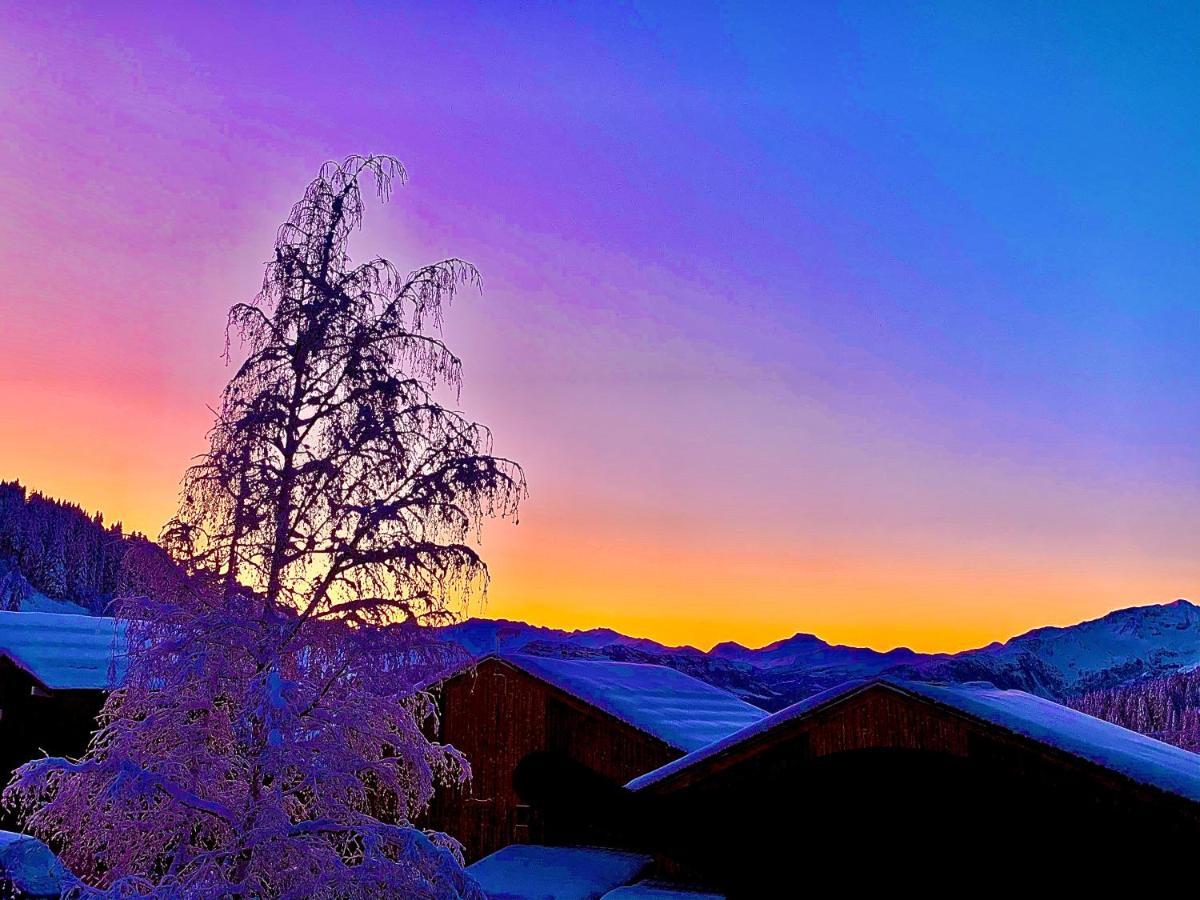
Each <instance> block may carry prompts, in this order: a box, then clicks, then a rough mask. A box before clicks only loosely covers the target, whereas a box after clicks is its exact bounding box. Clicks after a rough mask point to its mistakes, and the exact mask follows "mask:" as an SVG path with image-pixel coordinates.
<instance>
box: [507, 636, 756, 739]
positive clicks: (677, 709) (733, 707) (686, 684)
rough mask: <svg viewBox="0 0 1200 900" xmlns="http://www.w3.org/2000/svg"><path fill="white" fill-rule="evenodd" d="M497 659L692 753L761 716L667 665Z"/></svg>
mask: <svg viewBox="0 0 1200 900" xmlns="http://www.w3.org/2000/svg"><path fill="white" fill-rule="evenodd" d="M500 658H501V659H503V660H504V661H505V662H508V663H510V664H511V665H514V666H516V667H517V668H519V669H521V670H522V671H524V672H527V673H529V674H530V675H532V676H534V677H535V678H538V679H541V680H542V681H545V682H547V683H548V684H551V685H553V686H555V687H557V688H559V689H560V690H562V691H566V692H567V693H568V694H571V695H572V696H575V697H578V698H579V699H580V700H584V701H586V702H587V703H590V704H591V705H592V706H595V707H597V708H598V709H602V710H604V711H605V712H607V713H609V714H610V715H613V716H616V717H617V718H618V719H620V720H621V721H623V722H626V723H628V724H629V725H632V726H633V727H634V728H637V729H638V730H639V731H644V732H646V733H647V734H651V735H654V736H655V737H657V738H658V739H660V740H662V741H663V742H665V743H667V744H669V745H671V746H672V747H675V748H677V749H679V750H684V751H692V750H696V749H698V748H700V747H703V746H705V745H706V744H711V743H712V742H713V741H715V740H719V739H720V738H723V737H725V736H726V735H728V734H732V733H733V732H735V731H738V730H739V729H741V728H744V727H745V726H747V725H750V724H752V723H754V722H757V721H759V720H760V719H762V718H763V717H764V716H766V713H765V712H763V710H761V709H759V708H758V707H757V706H751V705H750V704H749V703H747V702H746V701H744V700H742V699H740V698H738V697H735V696H734V695H733V694H731V693H729V692H728V691H723V690H721V689H720V688H718V687H713V686H712V685H711V684H707V683H705V682H703V681H700V680H699V679H697V678H692V677H691V676H690V675H685V674H683V673H682V672H678V671H676V670H675V669H669V668H667V667H666V666H652V665H643V664H641V663H623V662H610V661H608V660H594V659H556V658H550V657H542V656H526V655H523V654H515V653H514V654H503V655H501V656H500Z"/></svg>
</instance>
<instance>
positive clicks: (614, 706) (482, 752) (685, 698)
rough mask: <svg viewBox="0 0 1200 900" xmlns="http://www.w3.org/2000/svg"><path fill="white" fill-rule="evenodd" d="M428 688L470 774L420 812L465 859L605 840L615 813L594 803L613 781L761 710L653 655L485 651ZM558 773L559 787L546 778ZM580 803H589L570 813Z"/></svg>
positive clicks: (608, 800) (447, 738)
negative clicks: (650, 661)
mask: <svg viewBox="0 0 1200 900" xmlns="http://www.w3.org/2000/svg"><path fill="white" fill-rule="evenodd" d="M435 693H436V695H437V696H438V702H439V704H440V711H441V717H440V722H439V725H438V733H437V735H436V737H437V739H438V740H440V741H442V742H444V743H449V744H453V745H454V746H455V747H457V748H458V749H459V750H461V751H462V752H463V753H465V754H466V756H467V759H468V760H470V762H471V766H472V770H473V777H472V779H471V781H470V782H469V784H468V785H467V786H466V787H465V788H463V789H461V790H457V789H455V790H443V791H441V792H440V793H439V795H438V796H437V797H436V798H435V800H434V803H433V807H432V809H431V811H430V821H429V824H430V825H431V826H432V827H435V828H438V829H440V830H443V831H446V832H448V833H449V834H452V835H454V836H455V837H456V838H458V839H459V840H460V841H462V842H463V844H464V846H465V847H466V851H467V858H468V859H477V858H479V857H480V856H483V855H485V854H488V853H491V852H493V851H495V850H498V849H500V848H501V847H504V846H506V845H508V844H514V843H516V844H524V843H556V844H558V843H587V842H604V841H606V840H611V839H612V834H613V831H614V830H620V829H621V827H622V824H623V823H619V822H612V821H606V820H605V819H604V817H603V815H602V813H603V811H604V810H606V809H613V808H614V806H613V804H612V800H613V795H614V794H615V793H620V785H621V784H623V783H624V782H626V781H628V780H629V779H630V778H633V777H634V776H636V775H640V774H642V773H645V772H648V771H651V770H653V769H657V768H659V767H660V766H662V765H665V764H666V763H668V762H670V761H672V760H674V759H678V758H679V757H681V756H684V755H685V754H687V753H690V752H693V751H696V750H698V749H700V748H702V747H705V746H707V745H709V744H711V743H712V742H714V741H717V740H720V739H721V738H724V737H726V736H727V735H729V734H732V733H733V732H736V731H738V730H739V729H741V728H744V727H745V726H747V725H750V724H752V723H754V722H757V721H759V720H760V719H762V718H763V717H764V716H765V715H766V713H765V712H763V711H762V710H760V709H758V708H757V707H754V706H751V705H750V704H748V703H745V702H743V701H742V700H740V699H738V698H737V697H735V696H733V695H732V694H730V693H728V692H726V691H723V690H721V689H719V688H715V687H712V686H711V685H709V684H706V683H704V682H702V681H699V680H697V679H695V678H691V677H690V676H688V675H684V674H683V673H681V672H677V671H675V670H674V669H668V668H665V667H663V666H652V665H640V664H635V663H618V662H607V661H596V660H576V659H548V658H542V657H535V656H522V655H519V654H509V655H492V656H488V657H485V658H484V659H482V660H479V661H478V662H476V663H473V664H471V665H470V666H468V667H467V668H465V669H463V670H461V671H459V672H457V673H455V674H453V675H451V676H450V677H448V678H446V679H444V680H443V681H442V682H441V683H440V684H439V685H438V686H437V688H436V691H435ZM523 780H524V782H525V783H524V784H522V781H523ZM562 780H567V781H570V782H571V783H572V784H573V785H574V786H575V788H574V790H575V793H573V794H572V795H571V796H570V797H567V796H565V795H564V796H559V795H557V793H556V791H555V790H554V787H553V786H554V785H555V784H557V783H559V782H561V781H562ZM539 784H542V785H550V787H551V791H550V793H548V794H542V795H540V796H539V793H538V785H539ZM522 788H523V789H524V790H523V793H524V796H522ZM560 800H563V801H569V807H568V808H561V807H560V804H559V801H560ZM581 804H582V806H584V807H586V808H588V809H590V810H592V811H593V812H594V813H595V815H593V816H589V817H580V816H578V815H577V814H576V813H577V812H578V808H579V806H580V805H581Z"/></svg>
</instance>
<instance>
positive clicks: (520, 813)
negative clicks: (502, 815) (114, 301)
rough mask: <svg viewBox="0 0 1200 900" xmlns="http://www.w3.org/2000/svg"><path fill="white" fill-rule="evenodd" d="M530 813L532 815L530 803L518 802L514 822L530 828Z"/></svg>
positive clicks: (521, 826)
mask: <svg viewBox="0 0 1200 900" xmlns="http://www.w3.org/2000/svg"><path fill="white" fill-rule="evenodd" d="M529 815H530V811H529V804H528V803H518V804H517V808H516V810H515V812H514V813H513V824H514V825H515V826H516V827H517V828H528V827H529Z"/></svg>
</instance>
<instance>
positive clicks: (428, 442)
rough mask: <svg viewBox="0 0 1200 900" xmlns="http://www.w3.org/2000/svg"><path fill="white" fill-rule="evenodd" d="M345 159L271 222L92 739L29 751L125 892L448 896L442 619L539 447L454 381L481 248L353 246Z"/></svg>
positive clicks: (395, 173) (116, 887) (104, 884)
mask: <svg viewBox="0 0 1200 900" xmlns="http://www.w3.org/2000/svg"><path fill="white" fill-rule="evenodd" d="M364 176H369V177H370V178H371V179H372V180H373V181H374V183H375V185H376V187H377V190H378V193H379V196H380V198H381V199H386V198H387V196H388V194H389V191H390V188H391V187H392V185H393V184H394V183H395V182H398V181H400V180H402V179H403V177H404V173H403V170H402V169H401V167H400V165H399V163H398V162H396V161H395V160H394V159H391V158H389V157H365V158H364V157H351V158H349V159H347V160H346V161H345V162H343V163H341V164H337V163H327V164H326V165H325V166H324V167H323V168H322V169H321V171H320V174H319V176H318V177H317V178H316V180H315V181H313V182H312V184H310V185H309V187H308V189H307V191H306V192H305V194H304V197H303V199H302V200H301V201H300V202H299V203H298V204H297V205H296V206H295V207H294V208H293V209H292V212H291V215H290V216H289V218H288V220H287V221H286V222H285V223H284V224H283V226H282V227H281V228H280V230H279V233H278V236H277V239H276V243H275V249H274V253H273V259H272V260H271V262H270V263H269V264H268V266H267V271H266V277H265V279H264V282H263V287H262V290H261V292H260V293H259V295H258V296H257V297H256V298H255V300H254V301H253V302H251V303H246V304H238V305H235V306H234V307H233V308H232V310H231V311H230V316H229V329H230V333H231V334H232V335H233V336H235V337H238V338H240V339H241V341H242V343H243V347H244V351H245V354H246V357H245V360H244V362H242V363H241V365H240V367H239V368H238V369H237V371H236V374H235V375H234V376H233V378H232V379H231V380H230V382H229V384H228V385H227V387H226V389H225V392H224V394H223V397H222V402H221V404H220V407H219V409H218V411H217V415H216V421H215V424H214V425H213V428H212V430H211V432H210V434H209V449H208V452H207V453H206V454H205V455H204V456H203V457H201V458H200V460H199V462H198V463H197V465H195V466H194V467H193V468H192V469H190V470H189V471H188V473H187V475H186V476H185V478H184V482H183V491H182V500H181V504H180V511H179V514H178V516H177V518H176V519H175V520H174V521H173V522H171V523H170V524H169V525H168V526H167V527H166V528H165V529H164V532H163V535H162V539H161V545H162V547H163V549H164V550H165V552H166V554H167V555H169V556H170V557H171V559H170V561H168V560H166V559H164V558H163V556H162V551H158V550H156V548H154V547H152V546H149V545H147V546H143V547H140V548H138V550H137V551H136V553H137V554H138V556H139V559H138V560H137V562H136V564H134V565H130V566H128V567H127V568H129V570H130V571H132V572H135V573H136V574H137V585H136V587H137V588H138V589H137V590H136V591H134V592H131V593H130V595H129V597H128V599H126V600H124V601H123V602H122V604H121V615H122V617H123V618H124V619H125V621H126V623H127V627H128V635H129V643H130V648H131V651H130V653H131V659H130V665H129V672H128V676H127V678H126V681H125V686H124V687H123V688H122V689H121V690H118V691H116V692H114V693H113V694H112V695H111V696H110V698H109V700H108V702H107V703H106V705H105V708H104V711H103V713H102V719H101V728H100V730H99V731H98V733H97V734H96V736H95V739H94V740H93V742H92V744H91V746H90V748H89V750H88V752H87V754H86V756H85V757H84V758H83V759H82V760H79V761H68V760H62V759H49V760H42V761H37V762H34V763H30V764H28V765H26V766H24V767H23V768H22V769H21V770H20V771H19V773H18V776H17V777H16V779H15V780H14V783H13V785H12V786H11V787H10V788H9V789H8V791H7V793H6V797H7V798H8V800H9V801H10V802H16V803H18V804H20V805H21V806H22V807H23V809H24V810H25V811H26V815H27V821H28V825H29V826H30V827H31V828H32V829H33V830H34V831H36V832H37V833H39V834H41V835H43V836H47V837H49V838H51V839H53V840H55V841H56V842H58V843H59V845H60V846H61V847H62V848H63V852H64V857H65V861H66V862H67V863H68V865H70V866H71V867H72V868H73V869H74V870H76V871H77V872H80V873H82V874H83V876H84V877H85V879H86V880H87V881H88V882H89V884H91V885H94V886H96V887H98V888H103V889H105V890H107V891H108V893H109V894H111V895H114V896H126V895H136V896H141V895H149V896H171V897H174V896H182V895H186V896H189V897H203V896H211V897H218V896H219V897H226V896H233V897H309V896H319V897H369V896H386V897H457V896H472V895H474V894H475V892H476V888H474V886H473V883H472V882H471V880H470V879H469V878H468V877H467V876H466V875H465V873H464V872H463V870H462V867H461V858H460V857H459V856H458V855H457V844H456V843H455V842H454V841H453V840H452V839H451V838H449V837H447V836H445V835H437V834H427V833H424V832H422V831H420V830H419V829H418V828H416V827H414V825H413V824H412V823H413V821H414V819H415V818H416V817H417V816H418V814H419V813H420V811H421V810H422V809H423V808H424V807H425V806H426V804H427V803H428V801H429V799H430V797H431V795H432V792H433V790H434V786H435V784H436V783H437V782H438V781H440V780H456V779H462V778H464V777H466V776H467V774H468V770H467V765H466V761H465V760H463V759H462V758H461V757H460V755H459V754H457V753H456V752H455V751H454V750H453V748H450V747H445V746H439V745H438V744H436V743H432V742H430V741H429V740H428V739H427V738H426V737H425V735H424V734H423V733H422V727H421V726H422V724H423V721H424V720H425V719H426V718H427V717H429V716H431V715H433V712H434V711H433V707H432V705H431V704H430V701H429V698H428V696H427V695H425V694H423V693H422V692H421V690H420V689H419V687H420V685H421V683H422V682H423V681H424V680H425V679H427V678H429V677H430V676H431V675H432V674H434V673H436V672H437V671H438V670H439V668H440V667H442V666H444V665H445V664H446V663H447V653H449V651H448V650H446V649H445V647H444V645H441V644H438V643H436V642H434V641H432V640H431V639H430V638H429V637H428V635H427V631H426V629H425V627H424V626H425V625H427V624H429V623H431V622H439V621H444V620H445V619H446V618H447V617H449V616H450V615H451V614H452V612H453V611H454V610H455V609H456V608H457V605H458V604H459V603H460V602H462V601H464V600H465V599H467V598H469V597H471V596H473V595H475V594H476V593H477V592H478V591H480V590H481V589H483V588H484V586H485V582H486V578H487V570H486V567H485V565H484V563H483V562H482V560H481V559H480V557H479V556H478V555H477V553H476V551H475V550H474V549H473V548H472V546H471V544H472V542H473V539H474V538H476V537H477V536H478V530H479V527H480V524H481V522H482V521H483V520H484V519H485V518H486V517H488V516H492V515H499V516H513V515H515V513H516V509H517V504H518V502H519V500H520V499H521V497H522V496H523V493H524V481H523V476H522V473H521V470H520V468H519V467H518V466H516V465H515V464H514V463H512V462H510V461H507V460H504V459H502V458H498V457H496V456H493V455H492V451H491V437H490V434H489V432H488V431H487V429H486V428H484V427H483V426H481V425H478V424H476V423H474V422H471V421H470V420H468V419H466V418H464V417H463V416H462V415H461V414H460V413H458V412H455V411H453V410H452V409H449V408H447V407H446V406H444V405H442V403H441V402H439V399H438V397H439V396H440V395H442V394H443V393H446V392H447V391H449V392H450V394H451V396H456V393H455V392H456V391H457V386H458V379H459V369H460V365H459V360H458V359H457V358H456V357H455V356H454V355H453V354H452V353H451V352H450V351H449V350H448V349H447V347H446V346H445V344H444V343H443V342H442V340H441V339H440V337H439V336H438V335H439V334H440V329H439V325H440V321H441V315H442V312H443V310H444V308H445V307H446V305H447V304H448V302H449V301H450V299H451V297H452V296H453V294H454V292H455V290H456V288H457V287H459V286H461V285H463V284H474V283H476V282H477V276H476V273H475V270H474V269H473V268H472V267H471V266H469V265H467V264H466V263H463V262H461V261H459V260H454V259H451V260H445V261H443V262H439V263H435V264H433V265H429V266H425V267H423V268H419V269H417V270H415V271H413V272H411V273H410V274H407V275H406V274H402V273H401V272H400V271H399V270H397V269H396V268H395V267H394V266H393V265H392V264H391V263H390V262H388V261H386V260H384V259H372V260H369V261H367V262H364V263H361V264H357V265H355V264H353V263H352V262H351V260H350V257H349V255H348V252H347V244H348V241H349V238H350V236H351V233H352V231H353V230H354V229H355V228H356V227H357V226H358V225H359V224H360V222H361V219H362V215H363V204H364V198H363V193H362V188H361V185H360V180H362V179H363V178H364Z"/></svg>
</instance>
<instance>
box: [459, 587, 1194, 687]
mask: <svg viewBox="0 0 1200 900" xmlns="http://www.w3.org/2000/svg"><path fill="white" fill-rule="evenodd" d="M444 633H445V636H446V637H448V638H449V639H451V640H454V641H456V642H458V643H461V644H462V645H463V646H464V647H466V648H467V649H468V650H469V651H470V652H472V653H475V654H483V653H487V652H490V651H495V650H499V651H504V652H514V651H517V650H522V651H524V652H526V653H533V654H538V655H543V656H570V657H591V658H607V659H617V660H626V661H635V662H652V663H658V664H660V665H666V666H670V667H671V668H675V669H679V670H680V671H683V672H686V673H687V674H689V675H693V676H695V677H697V678H701V679H703V680H705V681H708V682H709V683H711V684H715V685H718V686H720V687H723V688H726V689H728V690H731V691H733V692H734V693H736V694H738V695H740V696H742V697H744V698H745V699H746V700H748V701H750V702H752V703H756V704H757V705H759V706H762V707H764V708H767V709H778V708H780V707H781V706H784V705H787V704H788V703H792V702H794V701H796V700H799V699H802V698H804V697H807V696H809V695H811V694H814V693H816V692H817V691H821V690H824V689H825V688H828V687H832V686H834V685H836V684H840V683H841V682H843V681H847V680H850V679H854V678H864V677H870V676H872V675H876V674H879V673H882V672H888V673H890V674H895V675H899V676H902V677H907V678H913V679H918V680H937V681H955V682H964V681H991V682H993V683H994V684H996V685H997V686H999V687H1013V688H1020V689H1022V690H1025V691H1029V692H1031V693H1034V694H1038V695H1041V696H1044V697H1050V698H1054V699H1059V700H1061V699H1065V698H1067V697H1072V696H1076V695H1078V694H1082V693H1084V692H1086V691H1091V690H1097V689H1102V688H1109V687H1114V686H1116V685H1120V684H1126V683H1129V682H1132V681H1136V680H1137V679H1140V678H1146V677H1151V676H1157V675H1164V674H1170V673H1173V672H1179V671H1187V670H1190V669H1193V668H1196V667H1200V607H1198V606H1195V605H1193V604H1192V603H1189V602H1188V601H1186V600H1177V601H1175V602H1174V603H1168V604H1163V605H1154V606H1135V607H1131V608H1129V609H1122V610H1117V611H1116V612H1112V613H1109V614H1108V615H1106V616H1103V617H1102V618H1099V619H1094V620H1091V621H1088V622H1081V623H1079V624H1078V625H1071V626H1067V627H1061V628H1060V627H1047V628H1038V629H1036V630H1034V631H1030V632H1028V633H1026V634H1022V635H1019V636H1018V637H1015V638H1012V639H1011V640H1009V641H1006V642H1004V643H995V644H990V645H989V646H987V647H980V648H979V649H976V650H967V651H965V652H962V653H957V654H922V653H916V652H914V651H912V650H909V649H907V648H903V647H901V648H898V649H895V650H889V651H887V652H881V651H878V650H871V649H869V648H864V647H846V646H841V645H836V644H829V643H827V642H826V641H823V640H821V639H820V638H818V637H816V636H815V635H811V634H804V633H800V634H796V635H794V636H793V637H790V638H786V639H784V640H781V641H776V642H774V643H772V644H768V645H767V646H765V647H760V648H757V649H754V648H748V647H743V646H742V645H740V644H735V643H723V644H718V645H717V646H715V647H713V649H712V650H711V651H709V652H707V653H705V652H703V651H700V650H697V649H696V648H695V647H666V646H663V645H662V644H659V643H656V642H655V641H651V640H646V639H643V638H631V637H627V636H626V635H623V634H620V633H619V632H616V631H612V630H611V629H606V628H599V629H592V630H589V631H561V630H558V629H553V628H543V627H539V626H534V625H527V624H525V623H524V622H511V621H505V620H495V621H493V620H488V619H470V620H468V621H466V622H463V623H461V624H459V625H454V626H451V627H449V628H447V629H445V632H444Z"/></svg>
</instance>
